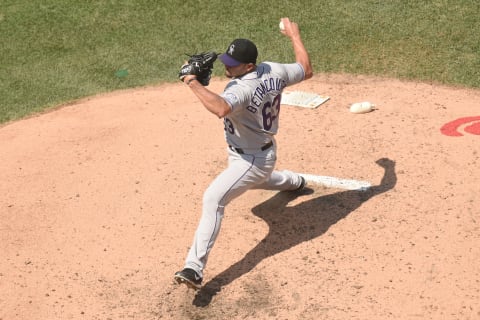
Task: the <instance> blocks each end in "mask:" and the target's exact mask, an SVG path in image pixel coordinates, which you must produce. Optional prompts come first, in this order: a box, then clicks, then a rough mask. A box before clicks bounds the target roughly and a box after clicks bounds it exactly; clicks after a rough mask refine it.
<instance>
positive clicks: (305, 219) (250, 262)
mask: <svg viewBox="0 0 480 320" xmlns="http://www.w3.org/2000/svg"><path fill="white" fill-rule="evenodd" d="M376 163H377V164H378V165H379V166H381V167H383V168H384V170H385V173H384V175H383V178H382V180H381V183H380V184H379V185H376V186H372V187H370V188H369V189H368V190H367V191H361V190H348V191H340V192H336V193H333V194H328V195H324V196H320V197H317V198H314V199H312V200H308V201H305V202H302V203H300V204H298V205H296V206H293V207H287V204H288V203H289V202H290V201H292V200H294V199H295V198H296V197H298V196H299V194H296V193H294V192H278V193H276V194H275V195H274V196H273V197H272V198H270V199H268V200H267V201H265V202H263V203H261V204H259V205H258V206H256V207H254V208H253V209H252V212H253V213H254V214H255V215H256V216H258V217H259V218H262V219H263V220H265V222H266V223H267V224H268V226H269V232H268V234H267V235H266V237H265V238H264V239H263V240H261V241H260V243H258V245H257V246H255V248H253V249H252V250H250V252H248V253H247V254H246V255H245V257H244V258H243V259H241V260H240V261H238V262H236V263H235V264H233V265H232V266H230V267H229V268H228V269H226V270H225V271H223V272H222V273H220V274H218V275H217V276H215V277H214V278H213V279H211V280H210V281H208V282H207V283H206V284H205V285H204V286H203V287H202V288H201V289H200V290H199V291H198V292H197V294H196V295H195V298H194V300H193V304H194V305H195V306H198V307H205V306H207V305H209V304H210V302H211V301H212V298H213V296H215V295H216V294H217V293H218V292H220V290H221V289H222V287H224V286H226V285H228V284H230V283H231V282H233V281H234V280H235V279H238V278H239V277H241V276H242V275H244V274H246V273H247V272H249V271H251V270H252V269H253V268H254V267H255V266H256V265H258V264H259V263H260V262H261V261H262V260H264V259H266V258H268V257H271V256H273V255H275V254H277V253H279V252H282V251H284V250H288V249H290V248H292V247H294V246H296V245H298V244H300V243H302V242H304V241H308V240H312V239H314V238H316V237H319V236H321V235H322V234H324V233H325V232H326V231H327V230H328V229H329V228H330V226H332V225H334V224H335V223H337V222H338V221H339V220H341V219H343V218H345V217H346V216H347V215H348V214H350V213H351V212H353V211H355V210H356V209H357V208H358V207H360V206H361V205H362V203H364V202H366V201H368V200H369V199H370V198H372V197H374V196H376V195H379V194H381V193H384V192H387V191H388V190H391V189H392V188H393V187H394V186H395V184H396V183H397V176H396V173H395V162H394V161H392V160H390V159H386V158H383V159H380V160H377V161H376ZM310 191H312V190H311V189H310ZM310 193H311V192H310Z"/></svg>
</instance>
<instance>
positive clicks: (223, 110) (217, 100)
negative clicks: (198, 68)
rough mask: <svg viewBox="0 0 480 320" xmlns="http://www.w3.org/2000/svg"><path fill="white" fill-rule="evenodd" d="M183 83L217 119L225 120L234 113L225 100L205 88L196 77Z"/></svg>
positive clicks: (187, 77)
mask: <svg viewBox="0 0 480 320" xmlns="http://www.w3.org/2000/svg"><path fill="white" fill-rule="evenodd" d="M183 82H184V83H186V84H187V85H188V86H189V87H190V89H192V91H193V93H194V94H195V95H196V96H197V98H198V99H199V100H200V102H201V103H202V104H203V105H204V106H205V108H206V109H207V110H208V111H210V112H211V113H213V114H214V115H216V116H217V117H219V118H223V117H225V116H226V115H227V114H229V113H230V112H231V111H232V109H231V108H230V105H229V104H228V103H227V102H226V101H225V99H223V98H222V97H221V96H219V95H218V94H216V93H214V92H212V91H210V90H208V89H207V88H206V87H204V86H203V85H202V84H201V83H200V82H198V81H197V80H196V77H195V76H193V75H189V76H186V77H185V78H184V79H183Z"/></svg>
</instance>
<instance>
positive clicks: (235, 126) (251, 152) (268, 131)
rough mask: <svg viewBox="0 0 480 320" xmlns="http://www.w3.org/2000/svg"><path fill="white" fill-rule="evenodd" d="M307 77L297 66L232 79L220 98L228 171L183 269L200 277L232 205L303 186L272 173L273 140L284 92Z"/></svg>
mask: <svg viewBox="0 0 480 320" xmlns="http://www.w3.org/2000/svg"><path fill="white" fill-rule="evenodd" d="M304 77H305V74H304V70H303V67H302V66H301V65H300V64H299V63H292V64H280V63H273V62H264V63H261V64H259V65H258V66H257V68H256V70H255V71H253V72H250V73H247V74H245V75H244V76H242V77H239V78H234V79H232V80H231V81H230V82H229V83H228V85H227V87H226V88H225V90H224V92H223V93H222V94H221V96H222V97H223V98H224V99H225V101H227V103H228V104H229V105H230V107H231V109H232V111H231V112H230V113H229V114H228V115H227V116H226V117H225V118H224V125H225V138H226V141H227V144H228V146H229V147H228V156H229V157H228V167H227V169H225V170H224V171H223V172H222V173H221V174H220V175H218V176H217V177H216V178H215V179H214V181H213V182H212V183H211V184H210V186H209V187H208V188H207V190H206V191H205V193H204V195H203V208H202V216H201V219H200V222H199V225H198V227H197V230H196V232H195V237H194V241H193V245H192V247H191V248H190V251H189V253H188V256H187V259H186V262H185V268H191V269H193V270H195V271H196V272H197V273H198V275H199V276H200V277H203V269H204V268H205V265H206V263H207V259H208V254H209V252H210V250H211V249H212V247H213V245H214V243H215V239H216V238H217V236H218V233H219V230H220V226H221V222H222V219H223V215H224V209H225V206H226V205H227V204H228V203H229V202H230V201H232V200H233V199H234V198H236V197H238V196H240V195H241V194H243V193H244V192H245V191H247V190H249V189H260V188H261V189H269V190H293V189H296V188H298V187H299V186H300V184H301V179H300V176H299V175H298V174H296V173H294V172H291V171H286V170H285V171H276V170H274V167H275V161H276V143H275V138H274V136H275V134H276V133H277V131H278V126H279V124H278V122H279V116H280V102H281V93H282V91H283V89H284V88H285V87H287V86H289V85H292V84H295V83H298V82H300V81H302V80H304Z"/></svg>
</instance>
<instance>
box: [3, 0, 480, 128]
mask: <svg viewBox="0 0 480 320" xmlns="http://www.w3.org/2000/svg"><path fill="white" fill-rule="evenodd" d="M246 13H248V14H246ZM282 16H289V17H290V18H291V19H292V20H295V21H298V22H299V24H300V27H301V29H302V32H303V38H304V42H305V45H306V47H307V49H308V50H309V52H310V54H311V59H312V63H313V65H314V69H315V72H317V73H321V72H329V73H330V72H333V73H334V72H345V73H354V74H370V75H382V76H388V77H396V78H402V79H415V80H420V81H433V82H438V83H443V84H452V85H461V86H467V87H473V88H478V87H480V19H479V17H480V2H478V1H477V0H430V1H429V0H425V1H417V0H383V1H381V0H347V1H339V0H337V1H334V0H323V1H317V0H315V1H313V0H310V1H308V0H306V1H286V0H277V1H271V0H265V1H261V2H259V1H246V0H243V1H242V0H238V1H234V2H229V1H220V0H211V1H208V2H207V1H198V0H197V1H194V0H183V1H182V0H179V1H172V0H156V1H154V0H138V1H131V0H123V1H122V0H96V1H94V0H82V1H77V0H42V1H30V0H0V43H1V46H0V95H1V97H2V98H1V99H0V123H4V122H7V121H10V120H14V119H19V118H22V117H24V116H26V115H29V114H31V113H35V112H39V111H42V110H44V109H45V108H49V107H53V106H56V105H59V104H61V103H65V102H68V101H71V100H74V99H78V98H81V97H85V96H89V95H93V94H96V93H101V92H107V91H112V90H117V89H122V88H130V87H137V86H143V85H150V84H157V83H160V82H174V81H177V78H176V76H177V72H178V69H179V66H180V65H181V63H182V62H183V60H184V59H185V58H186V56H185V55H184V53H195V52H199V51H205V50H217V51H224V50H225V48H226V46H227V45H228V43H229V42H230V41H231V40H232V39H234V38H236V37H246V38H250V39H252V40H253V41H254V42H255V43H256V44H257V46H258V48H259V51H260V57H259V59H260V60H273V61H280V62H290V61H292V59H293V53H292V50H291V46H290V43H289V42H288V40H287V39H286V38H285V37H283V36H282V35H281V34H280V33H279V31H278V21H279V18H280V17H282ZM122 70H127V72H128V74H127V75H126V76H118V73H117V72H118V71H122ZM222 73H223V71H222V67H221V65H220V64H217V67H216V68H215V75H221V74H222Z"/></svg>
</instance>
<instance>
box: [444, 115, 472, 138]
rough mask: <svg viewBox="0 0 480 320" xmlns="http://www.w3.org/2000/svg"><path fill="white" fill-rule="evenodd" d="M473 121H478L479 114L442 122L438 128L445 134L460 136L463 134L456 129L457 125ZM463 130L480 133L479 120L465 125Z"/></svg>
mask: <svg viewBox="0 0 480 320" xmlns="http://www.w3.org/2000/svg"><path fill="white" fill-rule="evenodd" d="M475 121H480V116H474V117H465V118H459V119H457V120H454V121H451V122H448V123H446V124H444V125H443V126H442V128H440V131H441V132H442V133H443V134H444V135H447V136H451V137H461V136H463V134H462V133H461V132H459V131H458V129H459V127H460V126H462V125H464V124H468V123H470V122H475ZM464 131H465V132H467V133H470V134H474V135H480V122H475V123H473V124H470V125H468V126H467V127H465V129H464Z"/></svg>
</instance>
